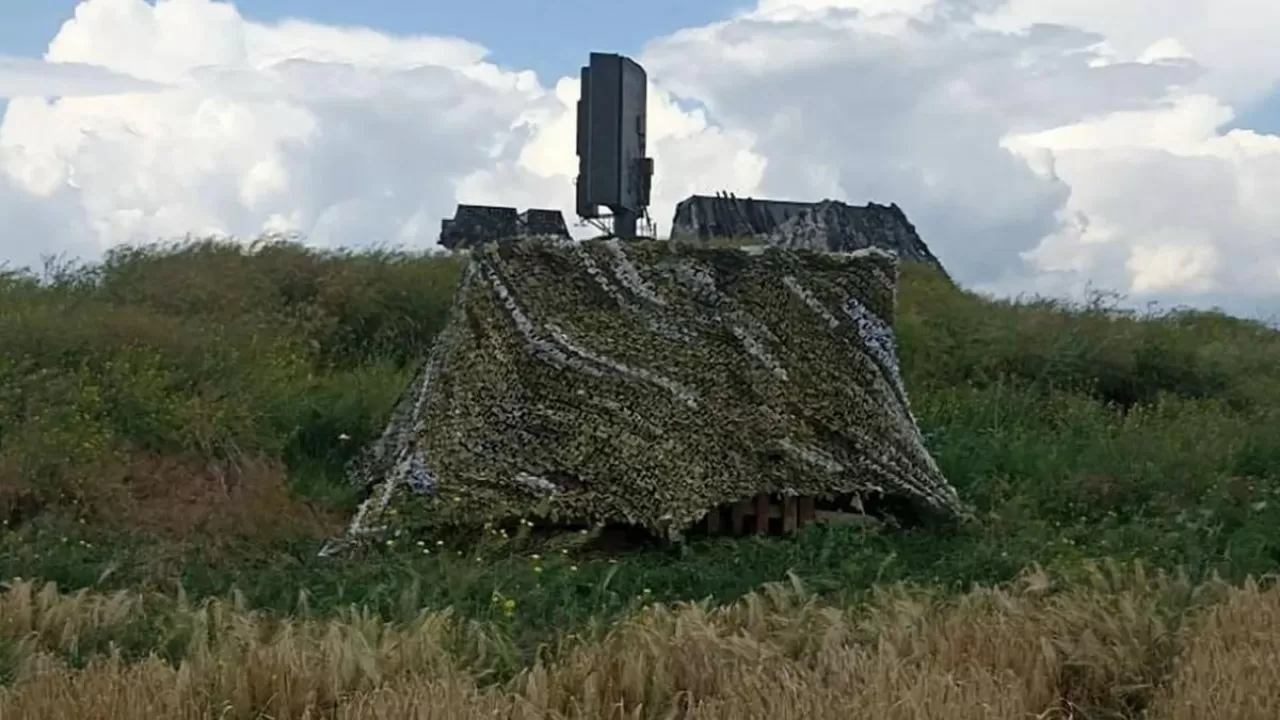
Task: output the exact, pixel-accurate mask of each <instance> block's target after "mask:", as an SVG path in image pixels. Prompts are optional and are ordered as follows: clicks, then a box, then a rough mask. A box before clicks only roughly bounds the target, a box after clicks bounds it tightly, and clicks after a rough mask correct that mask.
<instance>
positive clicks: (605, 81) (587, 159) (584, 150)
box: [577, 53, 653, 239]
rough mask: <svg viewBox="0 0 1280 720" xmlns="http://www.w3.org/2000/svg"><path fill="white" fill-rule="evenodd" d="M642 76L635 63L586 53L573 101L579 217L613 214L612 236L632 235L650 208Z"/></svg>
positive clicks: (650, 176)
mask: <svg viewBox="0 0 1280 720" xmlns="http://www.w3.org/2000/svg"><path fill="white" fill-rule="evenodd" d="M646 84H647V77H646V75H645V72H644V68H642V67H640V65H639V64H637V63H636V62H635V61H634V60H632V59H630V58H628V57H624V56H622V55H615V54H610V53H591V57H590V62H589V64H588V65H587V66H586V67H584V68H582V96H581V99H579V100H578V138H577V140H578V142H577V145H578V179H577V193H578V197H577V209H578V216H579V217H581V218H584V219H595V218H600V217H601V214H600V208H601V207H606V208H608V209H609V210H610V212H611V213H612V218H613V233H614V235H616V236H618V237H620V238H624V239H631V238H634V237H635V236H636V221H637V220H638V219H639V218H640V217H641V216H642V215H644V213H645V210H646V209H647V208H648V207H649V192H650V186H651V183H652V181H653V160H652V159H650V158H647V157H645V109H646V108H645V103H646V101H647V99H648V98H647V93H646Z"/></svg>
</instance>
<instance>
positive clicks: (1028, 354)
mask: <svg viewBox="0 0 1280 720" xmlns="http://www.w3.org/2000/svg"><path fill="white" fill-rule="evenodd" d="M460 267H461V266H460V261H459V260H456V259H450V258H445V257H431V256H417V255H407V254H401V253H394V252H386V251H377V252H366V253H348V252H342V253H321V252H317V251H310V250H305V249H302V248H300V247H297V246H294V245H290V244H286V243H278V242H269V243H262V244H259V245H256V246H254V247H253V248H250V249H241V248H239V247H237V246H235V245H232V244H226V243H216V242H201V243H194V244H188V245H178V246H163V247H150V248H134V249H124V250H120V251H116V252H114V253H112V254H111V255H109V256H108V257H107V258H106V259H105V261H104V262H103V263H101V264H100V265H95V266H90V267H64V268H54V269H53V270H51V271H49V272H47V273H46V274H45V276H44V277H41V278H36V277H34V276H31V275H28V274H20V273H9V274H7V275H0V521H3V522H4V528H5V530H4V532H3V534H2V535H0V578H12V577H23V578H32V577H37V578H41V579H46V580H51V581H55V582H57V583H58V584H59V586H61V587H63V588H66V589H76V588H100V589H108V590H110V589H119V588H145V589H152V590H157V591H165V592H171V591H173V590H174V589H176V588H178V587H181V589H182V590H183V592H184V593H185V594H186V596H187V597H190V598H199V597H207V596H214V595H226V594H227V593H229V592H231V591H232V589H233V588H234V589H236V590H238V591H239V592H240V593H242V594H243V598H244V602H245V604H246V605H248V606H250V607H254V608H260V609H264V610H267V611H270V612H274V613H281V614H284V613H293V614H305V615H325V614H331V613H333V612H337V611H338V610H340V609H342V608H346V607H349V606H351V605H353V604H354V605H366V606H368V607H369V608H370V611H372V612H376V613H379V614H383V615H386V616H387V617H399V618H404V617H411V616H413V615H415V614H416V613H417V611H418V610H419V609H420V608H422V607H446V606H449V607H452V608H454V611H455V612H457V613H459V614H460V615H462V616H463V617H465V618H468V619H475V620H480V621H493V622H496V623H499V624H500V625H501V626H503V627H506V628H508V629H509V632H510V638H511V640H512V647H514V648H516V649H517V650H518V652H519V653H520V654H523V655H527V654H528V653H530V652H533V650H534V649H535V648H536V647H537V646H538V644H540V643H547V642H554V641H555V640H556V638H558V637H561V636H562V635H563V634H564V633H565V632H567V631H569V630H572V629H577V628H586V627H590V626H591V625H592V624H595V623H605V622H607V621H608V620H609V619H611V618H614V617H617V616H619V614H621V613H623V612H625V611H626V610H628V609H629V608H632V607H633V606H634V605H635V604H637V603H641V602H647V601H650V600H676V599H701V598H710V599H712V600H713V601H728V600H732V599H734V598H736V597H739V596H741V595H742V594H743V593H745V592H747V591H749V590H752V589H755V588H757V587H759V586H760V585H761V584H762V583H765V582H774V581H780V580H782V581H785V580H786V579H787V577H788V574H789V573H791V574H794V575H796V576H798V577H800V578H802V579H803V580H804V583H805V585H806V586H807V587H808V588H809V589H811V590H814V591H816V592H818V593H819V594H822V595H824V596H827V597H830V598H832V599H834V600H837V601H839V602H841V603H850V602H854V601H856V600H857V599H858V598H860V597H863V596H864V595H865V594H866V593H867V592H868V591H869V590H870V589H871V588H872V587H873V586H875V585H876V584H878V583H884V582H892V581H908V582H914V583H923V584H938V585H944V586H948V587H952V588H955V589H957V590H962V589H967V588H968V587H969V585H970V584H972V583H977V582H982V583H992V582H1001V581H1005V580H1009V579H1011V578H1013V576H1014V575H1015V574H1016V573H1018V572H1019V571H1020V570H1022V569H1023V568H1025V567H1027V566H1028V565H1030V564H1033V563H1038V564H1041V565H1045V566H1050V567H1056V568H1060V569H1063V571H1070V569H1071V568H1074V567H1078V566H1080V565H1081V563H1082V561H1084V560H1088V559H1099V558H1111V559H1116V560H1121V561H1125V560H1134V559H1141V560H1143V561H1144V562H1145V563H1147V564H1148V565H1149V566H1156V567H1166V568H1175V567H1176V568H1185V569H1186V570H1187V571H1188V572H1189V573H1190V574H1191V575H1192V576H1195V577H1202V576H1205V575H1208V574H1211V573H1218V574H1221V575H1222V576H1223V577H1225V578H1227V579H1240V578H1242V577H1244V576H1245V575H1247V574H1265V573H1270V572H1273V571H1275V570H1276V569H1277V566H1280V536H1277V535H1276V533H1275V530H1274V529H1275V528H1276V527H1277V526H1278V524H1280V439H1277V438H1280V432H1278V431H1280V364H1278V363H1276V360H1275V359H1276V358H1277V357H1280V334H1277V333H1275V332H1273V331H1271V330H1269V329H1268V328H1266V327H1265V326H1263V325H1262V324H1260V323H1255V322H1250V321H1245V320H1240V319H1234V318H1230V317H1226V316H1223V315H1221V314H1216V313H1203V312H1201V313H1197V312H1164V313H1157V312H1147V313H1144V314H1135V313H1126V312H1121V311H1119V310H1117V309H1116V308H1115V307H1114V305H1113V304H1111V303H1110V302H1109V300H1108V298H1106V297H1105V296H1101V297H1098V298H1095V299H1094V300H1093V301H1091V302H1089V303H1086V304H1084V305H1079V306H1075V305H1069V304H1064V303H1059V302H1052V301H1047V300H1042V299H1035V300H1029V301H1023V302H1016V303H1015V302H997V301H992V300H990V299H984V298H981V297H978V296H975V295H972V294H968V293H965V292H962V291H960V290H957V289H956V288H954V287H952V286H951V285H950V284H949V283H947V282H946V281H944V280H943V279H941V278H940V277H939V276H937V275H936V274H934V273H931V272H929V271H927V270H925V269H922V268H916V267H909V268H906V269H905V270H904V279H903V285H902V289H901V307H900V311H899V320H898V332H899V338H900V343H901V356H902V361H903V367H904V373H905V376H906V380H907V384H908V389H909V392H910V395H911V398H912V403H913V409H914V411H915V413H916V415H917V417H918V419H919V422H920V425H921V427H922V428H923V429H924V431H925V433H926V435H927V437H928V438H929V443H930V447H931V449H932V451H933V452H934V455H935V457H936V458H937V460H938V462H939V464H940V466H941V467H942V469H943V471H944V473H946V475H947V476H948V478H949V479H950V480H951V482H952V483H953V484H954V485H955V486H956V487H957V489H958V490H959V492H960V494H961V497H962V498H964V499H965V500H966V501H967V502H969V503H970V504H971V505H972V506H973V507H974V509H975V511H976V514H977V517H978V519H977V521H976V522H974V523H972V524H970V525H968V526H965V527H961V528H952V529H949V530H931V529H927V528H926V529H912V530H901V531H883V532H871V531H859V530H854V529H837V528H810V529H807V530H806V531H804V532H803V533H801V535H800V536H799V537H798V538H796V539H794V540H785V539H755V538H753V539H746V540H737V541H728V540H717V541H709V542H699V543H695V544H693V546H692V547H691V548H689V549H688V551H687V552H685V553H673V552H670V551H668V550H665V549H662V548H650V549H638V550H634V551H629V552H626V553H624V554H622V555H618V556H614V557H609V556H605V555H602V554H598V553H597V554H592V553H581V552H577V551H571V552H567V553H561V552H560V551H558V550H557V549H556V548H555V547H554V546H548V545H545V544H537V543H532V542H521V541H511V542H498V541H497V540H496V539H495V540H491V541H488V542H485V543H481V544H480V545H478V546H475V545H472V546H467V547H461V546H460V547H450V546H443V547H441V546H436V545H435V544H434V543H433V542H432V543H428V544H427V545H426V546H425V547H419V546H418V545H417V544H416V543H415V542H411V541H407V542H405V543H403V544H399V545H392V546H390V547H387V546H382V547H376V548H368V549H366V550H362V551H360V552H356V553H354V554H352V555H349V556H344V557H339V558H336V559H320V558H317V557H316V556H315V553H316V551H317V549H318V548H319V546H320V544H321V543H322V541H323V540H324V539H325V538H326V537H328V536H330V535H331V534H332V533H335V532H339V531H340V530H341V527H342V523H343V521H345V519H346V518H347V517H348V516H349V514H350V513H351V512H352V510H353V509H354V507H355V503H356V502H358V500H359V498H358V497H357V496H356V495H355V494H354V493H353V491H352V489H351V488H349V487H347V486H346V485H345V484H344V483H343V482H342V468H343V464H344V463H345V462H346V461H347V460H348V459H350V458H351V457H352V455H353V453H354V452H355V451H356V450H357V449H358V448H359V447H360V446H361V445H362V444H363V443H364V442H365V441H367V440H368V439H369V438H370V437H371V436H372V435H373V434H374V433H376V432H378V431H379V430H380V429H381V426H382V423H383V422H384V421H385V418H386V416H387V413H388V412H389V411H390V408H391V406H392V404H393V403H394V401H395V399H396V397H397V395H398V393H399V392H400V391H401V389H402V388H403V387H404V386H405V385H406V384H407V382H408V380H409V377H410V374H411V372H412V370H413V365H414V361H415V359H416V358H417V357H419V356H420V354H421V353H423V352H424V351H425V350H426V348H427V347H428V346H429V344H430V342H431V339H432V337H433V336H434V334H435V332H436V331H437V330H438V329H439V328H440V327H441V326H442V324H443V321H444V319H445V313H446V312H447V310H448V307H449V301H450V299H451V297H452V293H453V288H454V286H455V283H456V279H457V276H458V271H459V269H460ZM343 438H346V439H343ZM535 554H536V555H538V557H537V558H534V557H533V555H535ZM509 601H510V602H509ZM139 622H140V625H139V627H138V628H135V630H136V636H135V637H134V639H133V640H131V641H129V642H123V641H121V640H120V639H119V638H117V639H116V640H117V641H119V642H118V643H117V644H123V645H124V646H125V647H126V648H128V647H133V648H135V649H136V650H137V651H138V652H145V651H146V650H148V649H150V648H153V647H162V646H164V643H165V640H164V638H163V637H159V636H157V635H156V634H155V633H153V632H150V631H148V630H147V629H146V628H147V627H149V626H148V625H147V623H146V621H139ZM157 627H158V626H157ZM4 653H5V649H4V648H3V647H0V673H2V672H3V666H4V660H3V656H4ZM516 660H517V658H513V662H515V661H516Z"/></svg>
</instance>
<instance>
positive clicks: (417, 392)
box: [327, 239, 962, 550]
mask: <svg viewBox="0 0 1280 720" xmlns="http://www.w3.org/2000/svg"><path fill="white" fill-rule="evenodd" d="M897 277H898V261H897V259H896V257H895V256H894V255H892V254H891V253H887V252H884V251H880V250H875V249H869V250H863V251H859V252H854V253H846V254H832V253H823V252H814V251H809V250H788V249H781V248H764V247H754V248H708V247H697V246H688V245H677V244H671V243H667V242H660V241H648V242H637V243H622V242H619V241H617V240H605V241H587V242H582V243H576V242H564V241H557V240H551V239H530V240H522V241H518V242H511V243H503V244H490V245H487V246H484V247H480V248H476V249H474V250H472V252H471V254H470V259H469V262H468V264H467V266H466V268H465V270H464V272H463V277H462V278H461V281H460V284H459V288H458V291H457V295H456V296H455V299H454V307H453V309H452V312H451V315H450V319H449V321H448V324H447V326H446V328H445V329H444V330H443V331H442V332H441V334H440V336H439V337H438V338H437V340H436V342H435V343H434V345H433V348H432V350H431V353H430V356H429V357H428V358H427V360H426V362H425V363H424V364H423V367H422V369H421V371H420V372H419V374H418V375H417V377H416V378H415V379H414V381H413V383H412V385H411V386H410V388H409V389H408V391H407V392H406V393H405V395H404V397H403V399H402V400H401V402H400V403H399V406H398V407H397V409H396V411H395V412H394V414H393V416H392V418H391V420H390V421H389V422H388V424H387V427H386V430H385V432H384V433H383V434H382V436H381V437H379V438H378V439H377V440H376V441H375V442H373V443H372V444H371V445H370V447H369V448H367V450H366V452H365V454H364V456H363V457H362V458H361V460H360V461H359V462H358V463H357V464H356V465H355V466H354V467H353V470H352V476H353V478H352V479H353V480H354V481H356V482H359V483H362V484H365V485H368V486H370V487H371V488H372V492H371V494H370V496H369V498H368V500H366V501H365V503H364V504H363V505H362V507H361V508H360V511H359V512H358V514H357V516H356V517H355V518H354V520H353V521H352V524H351V528H350V531H349V533H348V536H347V538H345V539H344V542H346V541H351V540H355V539H358V538H360V537H363V536H368V535H371V534H378V533H384V532H386V531H388V530H389V529H390V528H391V527H395V528H397V529H400V530H402V531H403V530H405V529H411V530H417V531H427V532H430V531H433V530H434V531H439V530H442V529H444V528H445V527H447V526H458V525H466V526H479V525H481V524H483V523H486V522H503V521H506V520H514V519H528V520H531V521H539V520H541V521H542V522H546V523H552V524H569V525H578V524H585V525H596V524H603V523H624V524H630V525H636V526H640V527H643V528H646V529H648V530H649V531H651V532H653V533H655V534H657V535H659V536H663V537H667V538H678V537H680V536H681V534H682V532H683V531H685V530H686V529H688V528H689V527H690V526H691V525H692V524H694V523H696V522H697V521H698V520H699V519H701V518H702V517H703V516H704V515H705V514H706V513H707V511H708V510H710V509H712V508H714V507H716V506H719V505H723V504H726V503H732V502H736V501H740V500H745V499H748V498H751V497H754V496H756V495H757V494H759V493H762V492H768V493H775V494H786V495H800V496H817V497H833V496H836V495H844V494H855V495H863V496H866V495H869V494H872V493H882V494H885V495H890V496H898V497H902V498H906V499H908V500H910V501H912V502H913V503H914V504H916V505H918V506H919V507H920V508H921V509H924V510H930V511H934V512H935V513H941V514H942V515H947V516H955V515H958V514H960V513H961V512H962V510H961V503H960V501H959V499H958V497H957V495H956V492H955V490H954V489H953V488H952V487H951V486H950V485H949V484H948V483H947V481H946V479H945V478H944V477H943V476H942V474H941V472H940V471H939V470H938V467H937V465H936V464H935V463H934V461H933V459H932V458H931V457H930V454H929V452H928V450H927V449H926V448H925V445H924V442H923V439H922V437H921V433H920V430H919V428H918V426H917V425H916V422H915V419H914V418H913V416H912V414H911V411H910V409H909V405H908V401H907V395H906V392H905V390H904V388H903V383H902V379H901V376H900V373H899V368H898V357H897V349H896V343H895V338H894V334H893V329H892V326H893V317H894V313H895V305H896V290H897ZM339 544H341V543H339ZM336 547H337V544H335V545H333V547H332V548H329V549H327V550H332V549H333V548H336Z"/></svg>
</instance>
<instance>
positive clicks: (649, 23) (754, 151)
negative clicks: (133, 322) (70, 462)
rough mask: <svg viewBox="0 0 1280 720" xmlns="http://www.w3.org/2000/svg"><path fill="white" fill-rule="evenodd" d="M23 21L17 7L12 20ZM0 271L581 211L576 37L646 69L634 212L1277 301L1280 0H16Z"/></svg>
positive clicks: (1, 30)
mask: <svg viewBox="0 0 1280 720" xmlns="http://www.w3.org/2000/svg"><path fill="white" fill-rule="evenodd" d="M14 3H16V9H15V7H14ZM6 12H7V17H6V21H7V23H6V24H5V25H3V26H0V102H5V101H6V100H7V102H5V104H4V105H3V116H2V117H0V218H4V219H5V227H4V229H3V232H0V264H4V263H7V264H8V265H9V266H11V267H22V266H38V265H39V263H40V261H41V258H42V257H43V256H47V255H62V256H64V257H79V258H81V259H85V260H89V261H92V260H94V259H96V258H98V257H100V256H101V254H102V253H103V252H104V251H105V250H107V249H109V248H110V247H112V246H114V245H116V244H119V243H137V242H148V241H152V240H155V239H158V238H174V237H181V236H183V235H186V234H195V235H202V234H227V235H233V236H236V237H241V238H250V237H253V236H255V235H259V234H261V233H264V232H271V231H281V230H285V231H294V232H299V233H302V235H303V236H304V237H305V238H306V239H307V242H309V243H311V244H313V245H317V246H321V247H339V246H341V247H357V248H358V247H363V246H369V245H383V246H386V245H392V246H402V247H406V248H411V249H414V248H426V247H429V246H431V245H433V244H434V243H435V239H436V236H437V234H438V232H439V227H440V219H441V218H443V217H447V216H449V215H451V214H452V211H453V208H454V206H455V205H456V204H457V203H458V202H475V203H493V204H502V205H510V206H516V207H531V206H536V207H558V208H561V209H563V210H564V211H565V214H566V217H567V218H568V219H569V220H570V221H573V220H574V219H575V218H574V214H573V210H572V207H573V189H572V180H573V174H574V172H575V170H576V159H575V157H574V117H573V107H574V102H575V101H576V99H577V95H578V82H577V74H578V67H579V66H580V65H581V64H583V63H584V62H585V60H586V57H587V54H588V53H589V52H591V51H606V52H622V53H625V54H628V55H630V56H631V57H633V58H635V59H636V60H638V61H639V62H640V63H641V64H642V65H644V66H645V68H646V69H647V71H648V74H649V80H650V88H649V152H650V155H652V156H653V157H654V158H655V160H656V172H655V178H654V182H655V188H654V197H653V203H652V206H651V208H650V210H651V212H652V214H653V216H654V218H655V220H656V221H657V222H658V225H659V232H662V231H663V230H665V229H666V228H665V227H664V226H666V225H669V223H670V218H671V213H672V211H673V209H674V205H675V203H676V202H678V201H679V200H680V199H682V198H683V197H686V196H687V195H689V194H692V193H695V192H698V193H709V192H713V191H716V190H729V191H733V192H735V193H737V194H738V195H742V196H756V197H775V198H779V199H799V200H819V199H822V198H828V197H829V198H835V199H841V200H845V201H847V202H851V203H864V202H867V201H876V202H881V203H888V202H896V203H897V204H898V205H899V206H901V207H902V208H903V209H904V211H906V213H907V215H908V216H909V217H910V218H911V220H912V222H913V223H914V224H915V225H916V227H917V229H918V230H919V231H920V233H921V236H922V237H923V238H924V240H925V241H926V242H927V243H928V244H929V245H930V247H931V248H932V249H933V250H934V252H935V254H936V255H938V257H939V258H940V259H941V260H942V262H943V264H944V265H945V266H946V267H947V268H948V270H949V271H950V272H951V274H952V275H953V276H954V277H956V278H957V279H958V280H959V281H960V282H961V284H963V285H965V286H966V287H969V288H972V289H975V290H978V291H980V292H986V293H991V294H995V295H1001V296H1016V295H1033V294H1043V295H1053V296H1068V297H1081V296H1083V295H1084V294H1085V293H1087V292H1089V291H1090V289H1104V290H1113V291H1116V292H1120V293H1122V294H1124V295H1126V296H1127V297H1128V298H1130V301H1131V302H1133V303H1146V302H1149V301H1156V302H1159V303H1161V304H1163V305H1165V306H1168V305H1178V304H1185V305H1191V306H1196V307H1222V308H1224V309H1227V310H1228V311H1230V312H1233V313H1236V314H1242V315H1249V316H1273V315H1277V314H1280V203H1277V202H1276V201H1275V199H1276V198H1277V197H1280V44H1278V43H1275V42H1274V41H1273V38H1274V36H1275V34H1276V31H1278V30H1280V4H1275V3H1258V2H1256V0H1122V1H1121V2H1116V0H737V1H734V2H729V1H726V0H699V2H688V0H646V2H644V3H622V2H610V1H607V0H595V1H594V2H590V1H588V0H557V2H554V3H552V2H530V1H529V0H471V1H470V2H465V3H436V2H432V3H411V2H407V1H400V2H394V1H392V0H363V1H362V2H357V3H352V2H337V1H335V0H320V1H314V0H311V1H308V2H302V0H244V1H243V2H239V3H234V4H232V3H227V2H214V1H213V0H158V1H157V2H146V1H144V0H83V1H82V2H73V1H71V0H8V1H7V3H6Z"/></svg>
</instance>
